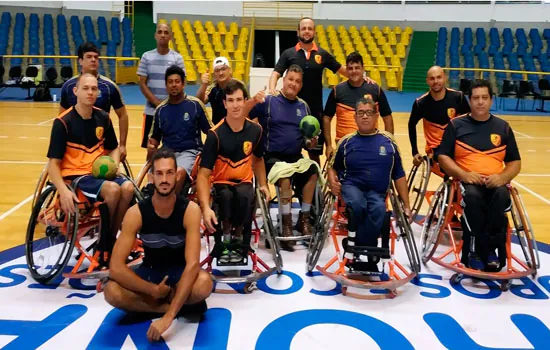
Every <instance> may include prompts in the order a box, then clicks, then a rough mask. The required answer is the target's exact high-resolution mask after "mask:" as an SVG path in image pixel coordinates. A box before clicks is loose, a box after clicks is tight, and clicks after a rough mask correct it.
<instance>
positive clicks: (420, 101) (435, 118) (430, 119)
mask: <svg viewBox="0 0 550 350" xmlns="http://www.w3.org/2000/svg"><path fill="white" fill-rule="evenodd" d="M446 82H447V76H446V75H445V72H444V71H443V69H441V67H439V66H433V67H431V68H430V69H429V70H428V74H427V76H426V83H427V84H428V86H429V87H430V91H428V92H427V93H425V94H424V95H422V96H421V97H419V98H417V99H416V101H414V104H413V106H412V111H411V116H410V117H409V140H410V142H411V148H412V155H413V157H414V159H413V163H414V165H416V166H418V165H419V164H420V163H421V162H422V156H421V155H420V153H419V152H418V146H417V142H416V124H418V122H419V121H420V120H421V119H422V120H423V123H424V137H425V138H426V154H428V156H430V157H432V158H433V159H437V157H434V156H433V155H434V153H435V152H436V151H437V148H438V147H439V144H440V143H441V138H442V137H443V133H444V132H445V128H446V127H447V124H448V123H449V120H451V119H453V118H454V117H456V116H459V115H462V114H466V113H468V112H470V105H469V104H468V100H467V99H466V97H464V94H463V93H462V92H461V91H456V90H453V89H449V88H446V87H445V83H446Z"/></svg>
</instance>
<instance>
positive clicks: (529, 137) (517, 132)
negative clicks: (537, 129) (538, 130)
mask: <svg viewBox="0 0 550 350" xmlns="http://www.w3.org/2000/svg"><path fill="white" fill-rule="evenodd" d="M514 132H515V133H516V134H519V135H521V136H523V137H527V138H528V139H532V138H534V137H532V136H529V135H527V134H524V133H522V132H519V131H517V130H514Z"/></svg>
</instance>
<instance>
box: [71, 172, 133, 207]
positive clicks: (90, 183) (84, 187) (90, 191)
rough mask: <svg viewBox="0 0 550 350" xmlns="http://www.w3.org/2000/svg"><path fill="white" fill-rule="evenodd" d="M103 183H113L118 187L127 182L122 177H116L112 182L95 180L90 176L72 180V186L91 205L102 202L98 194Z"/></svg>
mask: <svg viewBox="0 0 550 350" xmlns="http://www.w3.org/2000/svg"><path fill="white" fill-rule="evenodd" d="M105 181H113V182H116V183H117V184H118V185H119V186H122V184H123V183H125V182H126V181H128V179H126V178H125V177H123V176H117V177H115V178H114V179H113V180H104V179H98V178H95V177H93V176H92V175H84V176H80V177H77V178H76V179H74V180H73V185H74V186H75V187H76V188H78V189H79V190H80V191H81V192H82V194H83V195H84V196H86V198H88V199H89V200H90V202H91V203H94V202H95V201H98V200H99V201H101V200H103V198H101V196H100V195H99V194H100V193H101V188H102V187H103V184H104V183H105Z"/></svg>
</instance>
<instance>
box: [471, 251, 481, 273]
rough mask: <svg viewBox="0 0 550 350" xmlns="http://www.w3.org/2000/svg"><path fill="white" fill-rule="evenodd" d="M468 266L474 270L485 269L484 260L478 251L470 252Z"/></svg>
mask: <svg viewBox="0 0 550 350" xmlns="http://www.w3.org/2000/svg"><path fill="white" fill-rule="evenodd" d="M468 266H469V267H470V268H471V269H474V270H483V269H485V266H484V264H483V261H481V259H480V258H479V256H478V255H477V254H476V253H470V255H469V256H468Z"/></svg>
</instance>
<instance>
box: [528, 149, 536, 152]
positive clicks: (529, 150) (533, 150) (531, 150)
mask: <svg viewBox="0 0 550 350" xmlns="http://www.w3.org/2000/svg"><path fill="white" fill-rule="evenodd" d="M536 151H537V150H535V149H528V150H527V152H536Z"/></svg>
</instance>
